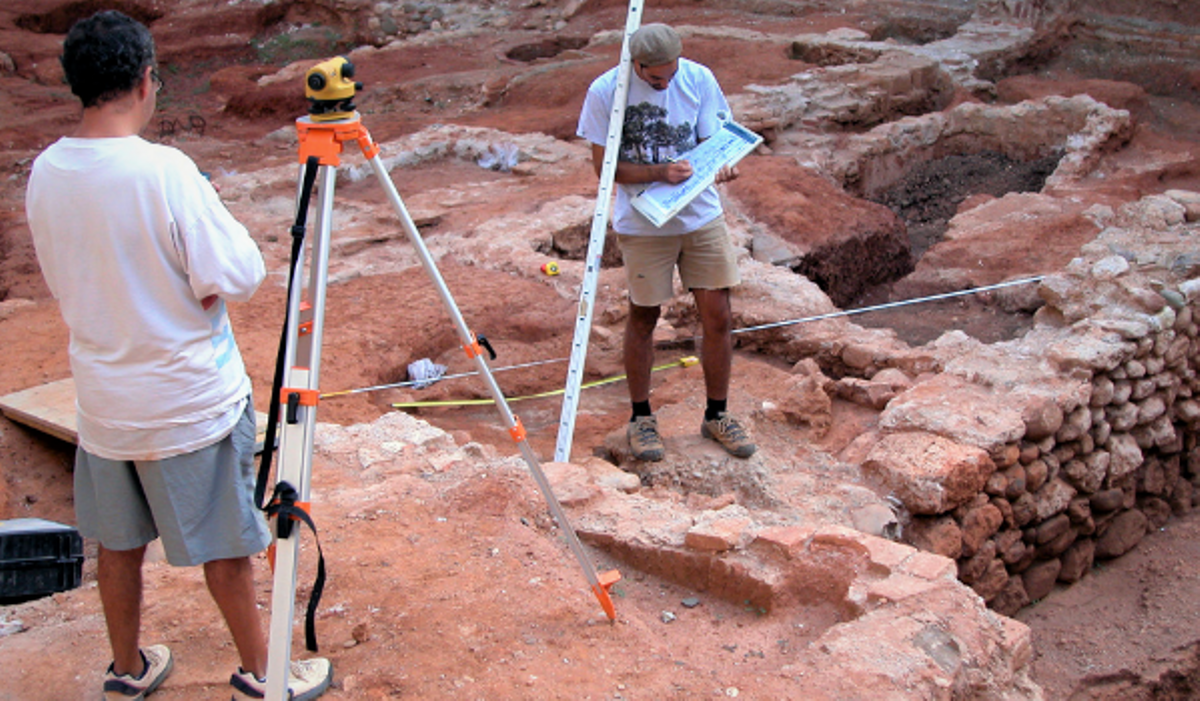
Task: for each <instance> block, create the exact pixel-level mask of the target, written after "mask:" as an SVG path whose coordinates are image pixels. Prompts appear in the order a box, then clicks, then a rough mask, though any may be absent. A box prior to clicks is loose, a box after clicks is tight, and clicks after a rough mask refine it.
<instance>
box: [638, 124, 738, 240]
mask: <svg viewBox="0 0 1200 701" xmlns="http://www.w3.org/2000/svg"><path fill="white" fill-rule="evenodd" d="M761 143H762V137H761V136H759V135H758V134H755V133H754V132H752V131H750V130H749V129H747V128H746V127H743V126H742V125H740V124H737V123H736V122H725V123H724V124H722V125H721V128H720V129H719V130H718V131H717V133H716V134H713V135H712V136H711V137H709V138H707V139H705V140H704V141H701V142H700V143H699V144H697V145H696V148H694V149H692V150H691V151H688V152H687V153H684V154H681V155H680V156H678V157H677V158H676V159H675V160H678V161H685V160H686V161H689V162H690V163H691V164H692V177H690V178H688V179H687V180H684V181H683V182H681V183H678V184H676V185H672V184H670V183H665V182H657V183H652V184H651V185H650V186H649V187H647V188H646V189H644V190H642V191H641V192H639V193H638V194H637V195H636V196H634V197H633V199H632V200H631V202H630V203H631V204H632V205H633V207H634V209H636V210H637V211H639V212H641V213H642V214H643V215H645V217H646V218H647V219H649V220H650V221H651V222H652V223H653V224H654V225H655V226H662V225H663V224H665V223H667V222H668V221H670V220H671V218H672V217H674V216H675V215H676V214H679V211H680V210H681V209H683V208H684V207H686V206H687V204H688V203H689V202H691V201H692V200H693V199H694V198H695V197H696V195H699V194H700V193H701V192H703V191H704V189H705V188H707V187H708V186H709V185H711V184H712V183H713V181H714V180H716V177H717V171H719V170H721V168H723V167H725V166H732V165H734V164H736V163H737V162H738V161H740V160H742V158H744V157H745V156H746V155H747V154H749V153H750V152H751V151H753V150H754V149H755V148H757V147H758V145H759V144H761Z"/></svg>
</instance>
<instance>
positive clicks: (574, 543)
mask: <svg viewBox="0 0 1200 701" xmlns="http://www.w3.org/2000/svg"><path fill="white" fill-rule="evenodd" d="M369 160H370V163H371V168H372V169H373V170H374V171H375V176H376V178H377V179H378V180H379V182H380V184H381V185H382V186H383V188H384V190H385V191H386V192H387V195H388V199H389V200H390V201H391V203H392V208H393V209H394V210H395V211H396V215H397V216H398V217H399V218H400V221H401V223H402V224H403V225H404V231H405V233H406V234H408V239H409V241H410V242H411V243H412V245H413V247H414V248H415V249H416V251H417V255H418V257H419V258H420V259H421V264H422V266H424V268H425V272H426V273H428V274H429V277H430V278H432V280H433V282H434V284H435V285H436V286H437V290H438V295H439V296H440V297H441V298H442V304H443V305H444V306H445V307H446V311H447V312H448V313H449V314H450V318H451V319H452V320H453V322H454V326H455V328H456V329H457V331H458V335H459V340H460V341H462V345H463V348H465V349H468V353H470V355H471V356H472V357H473V358H474V360H475V363H476V366H477V367H478V369H479V374H480V376H481V377H483V378H484V380H485V381H486V382H487V386H488V390H489V391H490V392H491V394H492V398H493V399H494V400H495V402H496V408H497V409H498V410H499V411H500V415H501V417H502V418H503V420H504V425H505V426H506V427H507V428H508V430H509V433H510V434H511V435H512V437H513V440H514V441H516V442H517V445H518V446H519V447H520V450H521V455H522V456H523V457H524V458H525V462H526V464H528V466H529V471H530V472H531V473H532V474H533V478H534V481H535V482H537V486H538V489H540V490H541V492H542V496H543V497H544V498H545V500H546V503H547V505H548V506H549V507H550V512H551V513H552V514H553V515H554V519H555V520H556V521H557V522H558V527H559V528H560V529H561V530H562V532H563V534H564V536H565V537H566V539H567V543H568V544H569V545H570V547H571V551H572V552H573V553H574V554H575V558H576V559H577V560H578V561H579V566H580V567H581V568H583V573H584V576H585V577H586V578H587V580H588V584H590V585H591V587H592V592H593V593H594V594H595V595H596V598H597V599H599V601H600V605H601V607H603V608H604V612H605V614H607V615H608V618H609V620H610V621H611V620H615V619H616V612H615V611H614V610H613V604H612V599H611V598H610V597H609V595H608V588H609V587H610V586H612V585H613V584H614V583H615V582H616V581H617V580H618V579H619V578H620V575H619V574H617V573H616V572H615V571H613V572H609V573H606V574H605V576H604V577H603V578H601V577H600V576H599V575H597V574H596V570H595V568H594V567H593V566H592V562H591V560H590V559H588V556H587V553H586V552H585V551H584V549H583V544H581V543H580V542H579V537H578V536H577V535H576V534H575V529H573V528H572V527H571V524H570V522H569V521H568V520H567V515H566V513H564V512H563V509H562V505H560V504H559V503H558V499H557V498H556V497H555V496H554V491H553V490H552V489H551V488H550V481H549V480H548V479H546V475H545V473H543V472H542V468H541V465H540V464H539V463H538V460H537V457H536V456H535V455H534V452H533V448H532V447H530V445H529V441H528V440H526V438H525V429H524V427H523V426H521V425H520V422H518V421H517V419H516V417H514V416H513V414H512V411H511V410H510V409H509V406H508V400H507V399H505V397H504V393H503V392H502V391H501V390H500V386H499V385H498V384H496V378H495V377H494V376H493V375H492V372H491V369H490V368H489V367H488V364H487V360H486V359H485V358H484V357H483V353H482V352H480V351H479V346H478V343H477V342H476V340H475V337H474V336H473V335H472V334H471V332H470V330H469V329H468V328H467V325H466V322H464V321H463V318H462V314H461V313H460V312H459V310H458V305H457V304H455V302H454V298H453V297H452V296H451V295H450V290H449V289H448V288H447V287H446V282H445V280H443V279H442V274H441V272H440V271H439V270H438V268H437V264H436V263H435V262H434V260H433V256H431V255H430V253H429V249H428V248H426V247H425V242H424V241H423V240H422V239H421V234H420V233H419V232H418V231H417V226H416V224H414V223H413V220H412V217H411V216H409V214H408V209H407V208H406V207H405V206H404V202H403V201H402V200H401V199H400V194H399V193H398V192H396V186H395V185H394V184H393V183H392V179H391V178H390V177H389V176H388V172H387V169H386V168H384V166H383V162H382V161H381V160H380V158H379V155H378V153H376V154H375V155H373V156H371V157H370V159H369Z"/></svg>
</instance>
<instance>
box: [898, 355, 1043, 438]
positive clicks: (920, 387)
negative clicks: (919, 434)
mask: <svg viewBox="0 0 1200 701" xmlns="http://www.w3.org/2000/svg"><path fill="white" fill-rule="evenodd" d="M879 426H880V428H881V429H882V430H884V431H885V432H899V431H926V432H929V433H934V434H937V435H939V436H944V437H946V438H948V439H950V440H951V441H954V442H957V443H962V444H964V445H973V446H977V447H979V448H982V449H983V450H985V451H986V452H987V453H988V454H989V455H998V454H999V453H1000V452H1001V451H1002V450H1003V448H1004V447H1005V446H1006V445H1008V444H1009V443H1015V442H1016V441H1017V440H1019V439H1020V438H1021V436H1022V435H1024V433H1025V422H1024V420H1023V419H1022V417H1021V412H1020V411H1018V410H1017V409H1015V408H1013V407H1010V406H1008V405H1007V404H1006V403H1005V401H1004V396H1003V395H1001V394H998V393H996V392H993V391H991V390H989V389H988V388H986V387H981V386H979V385H976V384H973V383H970V382H967V381H965V380H963V379H962V378H959V377H955V376H952V375H948V374H941V375H938V376H936V377H934V378H933V379H931V380H929V381H927V382H922V383H920V384H917V385H914V386H913V388H912V389H910V390H908V391H906V392H904V393H903V394H901V395H899V396H898V397H896V398H895V399H893V400H892V401H891V403H890V404H888V407H887V409H885V410H884V411H883V413H882V414H880V416H879Z"/></svg>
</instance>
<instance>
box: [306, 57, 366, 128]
mask: <svg viewBox="0 0 1200 701" xmlns="http://www.w3.org/2000/svg"><path fill="white" fill-rule="evenodd" d="M353 78H354V64H353V63H350V60H349V59H347V58H346V57H344V56H338V57H336V58H331V59H329V60H328V61H322V62H321V63H318V64H317V65H315V66H313V67H312V68H309V69H308V72H307V73H306V74H305V76H304V96H305V97H307V98H308V113H309V114H310V115H312V118H313V121H317V122H328V121H332V120H335V119H349V118H350V117H351V116H352V115H353V114H354V94H355V91H356V90H362V87H363V86H362V83H356V82H354V80H353Z"/></svg>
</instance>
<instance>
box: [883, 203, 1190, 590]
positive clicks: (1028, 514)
mask: <svg viewBox="0 0 1200 701" xmlns="http://www.w3.org/2000/svg"><path fill="white" fill-rule="evenodd" d="M1189 203H1194V204H1195V205H1196V207H1195V208H1194V209H1195V211H1193V207H1192V206H1191V205H1190V204H1189ZM1110 219H1111V223H1115V224H1120V226H1110V227H1108V228H1107V229H1105V231H1104V232H1103V233H1102V234H1101V236H1100V237H1099V238H1098V239H1097V240H1096V241H1095V242H1093V243H1092V244H1089V245H1088V246H1085V247H1084V249H1083V254H1084V255H1083V256H1082V257H1081V258H1079V259H1077V260H1076V261H1074V262H1073V263H1072V264H1071V265H1070V266H1068V268H1067V269H1066V270H1065V271H1063V272H1062V273H1059V274H1056V275H1052V276H1048V277H1046V278H1045V279H1043V281H1042V283H1041V285H1040V288H1039V295H1040V296H1041V297H1042V298H1043V299H1044V300H1045V302H1046V304H1045V306H1044V307H1043V308H1042V309H1041V310H1039V312H1038V314H1037V317H1036V322H1037V323H1036V324H1035V328H1034V330H1033V331H1031V332H1030V333H1029V334H1027V335H1026V336H1025V337H1024V338H1022V339H1019V340H1018V341H1014V342H1011V343H1010V344H1005V345H1004V346H986V345H984V344H980V343H978V342H974V341H972V340H970V339H965V340H964V338H965V337H964V338H958V339H950V340H947V341H940V343H942V345H943V347H941V348H938V347H937V345H938V344H934V351H935V352H937V353H940V354H941V357H942V358H943V360H944V367H943V371H942V373H941V374H940V375H937V376H936V377H934V378H932V379H927V380H924V381H923V382H921V383H918V384H917V385H914V387H913V388H912V389H911V390H909V391H907V392H904V393H901V394H900V395H898V396H897V397H896V398H895V399H894V400H892V401H891V402H889V404H888V406H887V408H886V409H885V410H884V412H883V414H881V418H880V422H879V425H880V429H881V431H882V432H883V433H884V435H883V436H882V437H881V438H880V439H879V440H878V441H877V442H876V443H875V444H874V448H872V451H871V453H870V455H868V456H867V459H866V460H864V462H863V468H864V473H865V474H866V475H867V476H868V477H869V478H872V479H873V480H875V481H876V483H877V484H879V485H881V486H883V487H884V488H886V489H888V490H889V491H891V492H892V493H893V494H894V495H896V496H897V497H898V498H900V499H901V501H902V502H904V504H905V506H906V508H908V510H909V511H910V512H911V513H912V514H913V518H912V521H911V522H910V524H909V529H908V534H907V538H908V539H909V540H910V542H912V543H913V544H915V545H917V546H918V547H921V548H923V549H926V550H931V551H933V552H937V553H939V554H942V555H946V556H948V557H951V558H954V559H955V560H956V561H957V563H958V571H959V578H960V579H961V580H962V581H963V582H964V583H966V584H968V585H970V586H971V587H972V588H973V589H974V590H975V591H976V592H977V593H978V594H979V595H980V596H982V597H983V598H984V599H985V600H986V601H987V602H988V603H989V605H991V606H992V607H993V608H994V609H996V610H998V611H1000V612H1002V613H1014V612H1016V611H1017V610H1019V609H1020V608H1021V607H1023V606H1025V605H1027V604H1028V603H1030V602H1031V601H1036V600H1037V599H1040V598H1042V597H1044V596H1046V595H1047V594H1049V593H1050V592H1051V590H1052V589H1053V588H1054V586H1055V584H1056V583H1060V582H1061V583H1065V584H1071V583H1074V582H1076V581H1078V580H1079V579H1080V578H1082V577H1083V576H1085V575H1086V574H1087V572H1088V571H1089V570H1090V569H1091V568H1092V566H1093V564H1094V562H1095V561H1096V560H1099V559H1106V558H1114V557H1119V556H1121V555H1123V554H1125V553H1127V552H1128V551H1129V550H1131V549H1132V548H1133V547H1134V546H1136V545H1137V544H1138V542H1140V541H1141V539H1142V538H1143V537H1144V536H1145V535H1146V534H1147V533H1149V532H1152V531H1154V530H1157V529H1160V528H1162V527H1164V526H1165V525H1166V524H1167V523H1168V522H1169V521H1170V519H1171V518H1172V517H1173V516H1177V515H1180V514H1183V513H1185V512H1187V511H1188V510H1190V509H1191V508H1192V507H1193V505H1194V504H1195V503H1196V502H1197V500H1198V497H1200V494H1198V493H1197V490H1196V487H1197V486H1198V485H1200V445H1198V443H1200V441H1198V440H1197V435H1198V429H1200V377H1198V374H1197V368H1198V367H1200V255H1197V254H1196V253H1195V250H1196V248H1195V246H1196V236H1197V234H1200V228H1198V227H1196V226H1195V225H1193V224H1191V222H1194V221H1196V220H1198V219H1200V195H1194V194H1189V193H1174V196H1173V197H1165V196H1152V197H1148V198H1144V199H1143V200H1141V201H1139V202H1137V203H1133V204H1131V205H1127V206H1126V207H1125V208H1123V209H1122V210H1121V211H1120V212H1119V213H1118V214H1117V215H1115V216H1111V217H1110ZM1114 251H1119V252H1120V254H1119V255H1117V254H1114ZM1131 261H1132V263H1131ZM893 361H895V362H901V361H902V359H896V358H893ZM1014 427H1015V428H1014ZM918 436H924V437H922V438H918ZM934 436H936V437H937V440H938V441H939V442H937V443H934V442H933V437H934ZM902 437H903V438H902ZM935 448H936V449H935ZM972 451H973V452H972Z"/></svg>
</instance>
